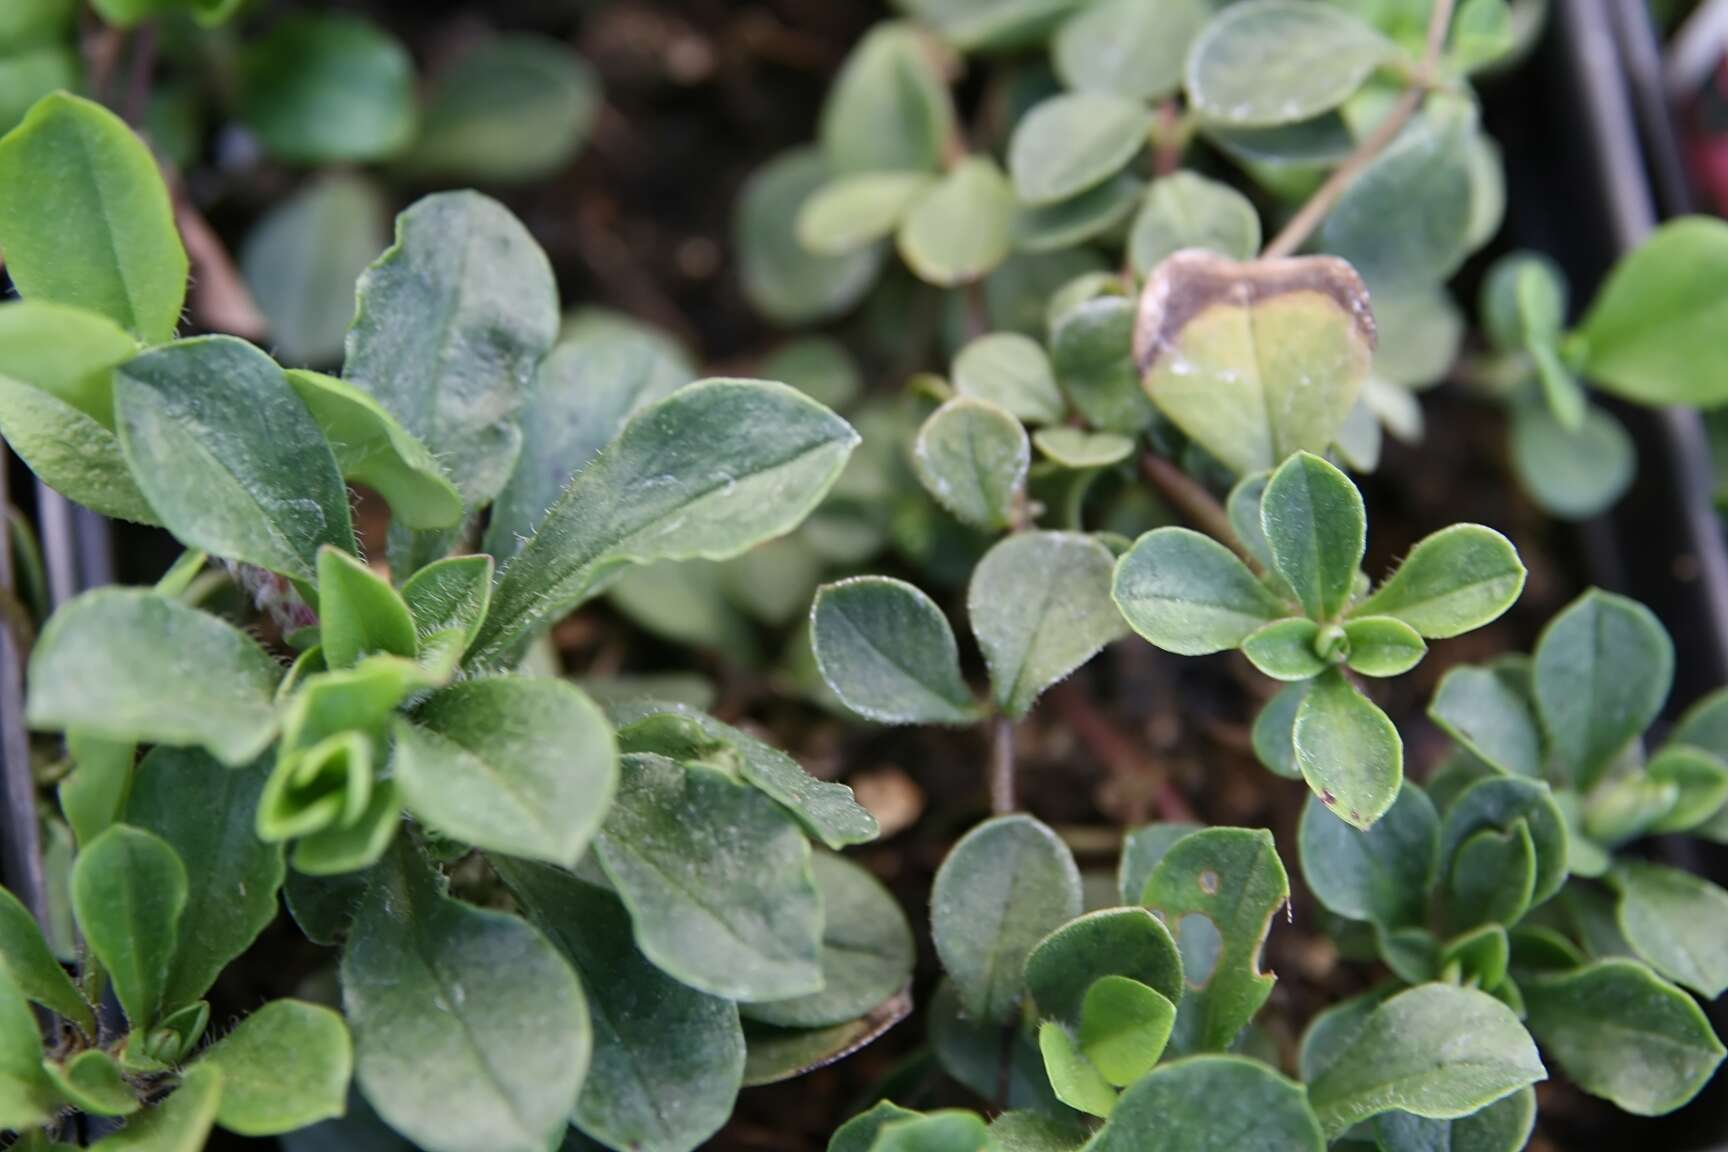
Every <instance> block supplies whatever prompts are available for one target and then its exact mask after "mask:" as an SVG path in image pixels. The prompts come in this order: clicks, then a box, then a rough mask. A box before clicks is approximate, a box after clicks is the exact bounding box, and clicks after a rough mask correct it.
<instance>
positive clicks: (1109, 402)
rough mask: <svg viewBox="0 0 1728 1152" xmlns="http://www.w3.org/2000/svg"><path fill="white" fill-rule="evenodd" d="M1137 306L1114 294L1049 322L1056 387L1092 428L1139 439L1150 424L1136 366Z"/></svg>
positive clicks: (1148, 404)
mask: <svg viewBox="0 0 1728 1152" xmlns="http://www.w3.org/2000/svg"><path fill="white" fill-rule="evenodd" d="M1133 332H1134V303H1133V301H1131V300H1129V299H1127V298H1125V297H1123V296H1118V295H1114V294H1110V295H1103V296H1097V297H1094V298H1091V299H1088V300H1086V301H1085V302H1084V303H1081V304H1078V305H1076V306H1074V307H1072V308H1070V309H1068V310H1066V311H1063V312H1061V313H1059V314H1058V315H1056V316H1054V317H1053V318H1052V319H1051V321H1050V361H1051V366H1052V367H1053V368H1054V369H1055V370H1056V379H1057V382H1058V383H1059V384H1060V385H1061V387H1062V392H1063V394H1064V395H1066V396H1067V397H1068V400H1069V402H1070V403H1071V404H1073V405H1074V408H1075V410H1076V411H1078V412H1079V413H1080V415H1081V416H1083V417H1084V418H1085V420H1086V423H1087V424H1088V425H1090V426H1091V427H1093V428H1095V429H1098V430H1100V431H1104V432H1116V433H1119V434H1121V435H1125V436H1136V435H1138V434H1139V433H1140V431H1141V430H1142V429H1144V428H1145V427H1146V425H1147V424H1149V423H1150V422H1151V420H1152V417H1153V415H1154V412H1153V409H1152V402H1151V401H1150V400H1148V399H1147V398H1146V394H1145V393H1144V392H1142V391H1141V389H1140V370H1139V368H1137V367H1136V366H1135V363H1134V349H1133Z"/></svg>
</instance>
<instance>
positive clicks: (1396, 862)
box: [1300, 781, 1440, 927]
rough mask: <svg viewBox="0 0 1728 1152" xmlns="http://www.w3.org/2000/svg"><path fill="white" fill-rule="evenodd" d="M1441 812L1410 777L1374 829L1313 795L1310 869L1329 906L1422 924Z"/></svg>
mask: <svg viewBox="0 0 1728 1152" xmlns="http://www.w3.org/2000/svg"><path fill="white" fill-rule="evenodd" d="M1439 849H1440V818H1439V817H1438V816H1437V815H1436V814H1435V812H1434V805H1433V804H1432V803H1430V802H1429V800H1428V797H1427V795H1426V794H1425V793H1424V792H1423V791H1422V789H1420V788H1418V787H1416V785H1415V784H1412V783H1410V782H1409V781H1405V782H1404V785H1403V787H1402V788H1400V789H1399V790H1398V798H1397V799H1396V800H1395V801H1393V803H1392V807H1391V808H1389V809H1387V811H1386V814H1385V815H1384V816H1382V817H1381V818H1380V819H1379V820H1378V821H1377V822H1376V823H1375V824H1374V826H1373V827H1372V828H1369V829H1367V830H1365V831H1364V830H1359V829H1356V828H1353V827H1351V826H1350V825H1349V824H1346V823H1345V822H1344V821H1343V820H1340V819H1339V818H1338V817H1337V816H1336V815H1334V814H1333V813H1332V812H1330V811H1328V810H1327V809H1326V807H1325V806H1324V805H1323V804H1321V803H1320V800H1319V798H1318V797H1315V796H1310V797H1309V798H1308V804H1307V807H1305V808H1304V809H1303V810H1302V824H1301V830H1300V860H1301V863H1302V875H1303V877H1304V878H1305V879H1306V880H1307V881H1308V887H1309V888H1310V889H1312V890H1313V892H1314V895H1315V897H1316V898H1317V899H1318V900H1319V901H1320V902H1321V903H1322V904H1324V905H1325V906H1326V907H1327V908H1328V909H1330V910H1331V911H1333V912H1336V913H1337V914H1338V915H1340V916H1348V917H1350V918H1351V919H1353V920H1370V921H1374V922H1376V923H1379V924H1384V925H1386V926H1387V927H1399V926H1401V925H1406V924H1414V923H1418V922H1419V921H1420V920H1421V918H1422V915H1423V911H1424V907H1425V905H1426V903H1427V898H1428V888H1429V886H1430V885H1431V884H1433V882H1434V873H1435V869H1436V867H1437V865H1438V854H1439Z"/></svg>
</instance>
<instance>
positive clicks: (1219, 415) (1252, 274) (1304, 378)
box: [1134, 0, 1374, 474]
mask: <svg viewBox="0 0 1728 1152" xmlns="http://www.w3.org/2000/svg"><path fill="white" fill-rule="evenodd" d="M1266 3H1270V4H1275V5H1284V4H1285V3H1286V0H1256V2H1255V3H1249V4H1246V5H1238V6H1236V7H1234V8H1232V9H1231V10H1230V12H1227V13H1225V14H1224V16H1222V17H1220V20H1227V19H1230V18H1231V16H1232V15H1233V14H1234V13H1238V12H1245V11H1252V10H1254V9H1255V8H1257V7H1259V6H1260V5H1261V4H1266ZM1290 6H1292V7H1296V8H1300V9H1302V10H1304V11H1307V10H1313V11H1315V12H1330V11H1333V9H1330V8H1327V7H1316V6H1314V5H1310V4H1306V3H1303V4H1294V5H1290ZM1367 299H1368V294H1367V289H1366V288H1364V287H1363V284H1362V280H1361V278H1360V277H1358V276H1357V275H1356V273H1355V271H1354V270H1353V269H1352V268H1351V267H1350V266H1349V265H1348V264H1346V263H1344V262H1343V261H1342V260H1339V259H1337V258H1335V257H1330V256H1304V257H1299V258H1296V259H1287V260H1263V261H1256V262H1253V263H1237V262H1235V261H1233V260H1228V259H1225V258H1224V257H1222V256H1217V255H1214V254H1212V253H1210V252H1179V253H1177V254H1176V255H1174V256H1171V257H1170V258H1169V259H1167V260H1165V261H1164V262H1163V263H1161V264H1159V265H1158V266H1157V267H1156V268H1154V269H1153V270H1152V272H1151V274H1150V276H1149V277H1148V279H1147V284H1146V289H1145V292H1144V293H1143V294H1142V296H1141V298H1140V310H1139V318H1138V320H1137V322H1136V324H1135V329H1134V356H1135V359H1136V361H1137V362H1138V363H1139V365H1140V369H1141V372H1142V374H1143V378H1142V385H1143V387H1144V388H1145V390H1146V394H1147V395H1148V396H1150V397H1151V398H1152V402H1153V403H1154V404H1156V405H1157V406H1158V408H1159V409H1160V410H1161V411H1162V412H1163V413H1164V414H1165V415H1166V416H1168V417H1169V418H1170V419H1171V420H1172V421H1173V422H1175V424H1176V425H1177V426H1178V427H1180V428H1181V429H1182V430H1183V431H1184V432H1186V433H1187V434H1188V435H1189V436H1190V437H1192V438H1193V439H1194V440H1195V441H1196V442H1198V443H1199V445H1200V446H1201V447H1202V448H1204V449H1206V450H1207V451H1208V452H1210V453H1211V454H1212V455H1214V456H1216V457H1217V458H1218V459H1219V460H1221V461H1222V462H1223V463H1224V464H1225V465H1226V466H1228V467H1229V468H1231V469H1232V470H1234V471H1236V472H1238V473H1244V474H1245V473H1249V472H1257V471H1260V470H1262V469H1266V468H1273V467H1276V466H1277V465H1278V464H1279V463H1280V462H1281V461H1282V460H1283V459H1284V458H1285V457H1286V456H1288V455H1289V454H1290V453H1292V452H1297V451H1308V452H1324V451H1326V449H1327V448H1328V447H1329V446H1330V445H1331V444H1332V442H1333V440H1334V439H1336V438H1337V434H1338V429H1339V428H1340V427H1342V426H1343V423H1344V419H1345V417H1346V416H1348V415H1349V413H1350V410H1351V409H1352V408H1353V407H1354V406H1355V404H1356V398H1357V395H1358V394H1359V393H1360V392H1361V390H1362V384H1363V381H1365V380H1366V379H1367V377H1368V370H1369V364H1370V360H1371V357H1372V353H1373V347H1374V333H1373V326H1372V323H1371V322H1370V321H1369V319H1368V317H1369V315H1370V312H1369V309H1368V303H1367Z"/></svg>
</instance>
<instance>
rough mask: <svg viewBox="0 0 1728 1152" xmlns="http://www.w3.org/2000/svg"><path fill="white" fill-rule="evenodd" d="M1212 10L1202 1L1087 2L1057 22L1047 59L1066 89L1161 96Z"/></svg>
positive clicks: (1178, 78) (1177, 80) (1172, 88)
mask: <svg viewBox="0 0 1728 1152" xmlns="http://www.w3.org/2000/svg"><path fill="white" fill-rule="evenodd" d="M1212 12H1213V9H1212V8H1211V6H1210V5H1208V4H1206V3H1205V0H1169V2H1168V3H1163V4H1142V3H1139V2H1138V0H1104V2H1102V3H1096V4H1088V5H1085V6H1083V7H1082V8H1081V9H1080V10H1079V11H1078V12H1076V13H1075V14H1074V15H1073V16H1071V17H1069V18H1068V19H1067V20H1064V21H1063V22H1062V27H1061V28H1060V29H1059V30H1058V31H1057V33H1056V37H1055V39H1054V40H1053V41H1052V42H1051V45H1050V53H1051V62H1052V63H1053V64H1054V65H1055V68H1056V75H1057V76H1059V77H1060V78H1061V79H1062V82H1063V83H1064V84H1066V85H1067V86H1068V87H1070V88H1077V89H1080V90H1082V91H1087V92H1111V93H1115V94H1116V95H1118V96H1126V97H1128V98H1130V99H1135V100H1162V99H1163V98H1165V97H1166V96H1172V95H1175V93H1176V91H1177V89H1179V88H1180V87H1181V86H1182V65H1183V62H1184V61H1185V60H1186V58H1187V56H1188V46H1189V45H1190V44H1192V43H1193V41H1194V38H1195V37H1196V36H1198V35H1199V33H1200V30H1201V29H1202V28H1203V27H1205V24H1206V21H1207V19H1208V18H1209V17H1210V16H1211V15H1212Z"/></svg>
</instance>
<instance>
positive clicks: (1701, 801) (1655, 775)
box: [1644, 744, 1728, 832]
mask: <svg viewBox="0 0 1728 1152" xmlns="http://www.w3.org/2000/svg"><path fill="white" fill-rule="evenodd" d="M1644 774H1645V776H1647V777H1648V778H1649V779H1650V780H1652V781H1654V782H1656V783H1657V784H1661V785H1669V784H1671V785H1673V787H1674V790H1675V793H1676V796H1675V801H1674V806H1673V807H1672V808H1670V809H1669V810H1668V814H1667V815H1665V816H1663V817H1662V819H1660V820H1658V821H1657V822H1656V823H1655V824H1654V825H1652V828H1651V830H1652V831H1655V832H1685V831H1687V830H1689V829H1692V828H1696V827H1698V826H1699V825H1700V824H1703V823H1704V822H1705V821H1707V820H1709V819H1710V818H1711V817H1712V816H1714V815H1716V813H1718V812H1720V811H1722V807H1723V804H1724V803H1728V764H1724V763H1723V762H1722V761H1721V759H1720V758H1719V757H1717V756H1714V755H1712V754H1711V753H1709V752H1706V751H1704V750H1703V749H1701V748H1692V747H1689V746H1687V745H1685V744H1674V745H1670V746H1668V747H1665V748H1663V749H1661V750H1660V751H1659V752H1657V753H1656V755H1654V756H1652V757H1651V758H1650V762H1649V763H1647V764H1646V765H1645V766H1644Z"/></svg>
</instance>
